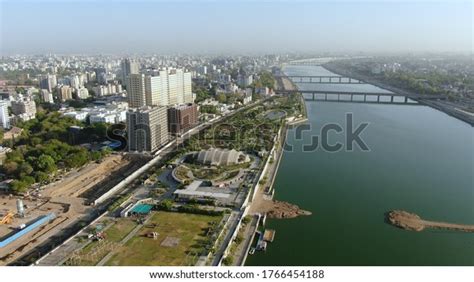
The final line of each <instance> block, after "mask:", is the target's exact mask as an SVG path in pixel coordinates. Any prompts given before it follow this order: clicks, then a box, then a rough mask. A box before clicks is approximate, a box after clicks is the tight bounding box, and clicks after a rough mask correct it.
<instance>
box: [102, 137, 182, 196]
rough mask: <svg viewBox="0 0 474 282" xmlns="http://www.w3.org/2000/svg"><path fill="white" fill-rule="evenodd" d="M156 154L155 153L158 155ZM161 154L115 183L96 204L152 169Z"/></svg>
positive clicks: (170, 144) (170, 143) (169, 144)
mask: <svg viewBox="0 0 474 282" xmlns="http://www.w3.org/2000/svg"><path fill="white" fill-rule="evenodd" d="M173 144H174V142H173V141H172V142H169V143H168V144H166V146H164V147H163V148H162V149H160V150H159V151H158V152H157V153H156V154H159V153H160V152H162V151H163V150H165V149H167V148H169V147H170V146H172V145H173ZM156 154H155V155H156ZM161 158H162V157H161V156H159V155H158V156H156V157H154V158H153V159H151V160H150V161H149V162H148V163H146V164H145V165H144V166H142V167H141V168H139V169H137V170H136V171H134V172H133V173H132V174H130V175H129V176H127V177H126V178H125V179H124V180H122V181H120V183H118V184H117V185H115V186H114V187H113V188H112V189H110V190H109V191H107V192H105V193H104V194H103V195H102V196H100V197H99V198H97V199H96V200H95V201H94V205H97V204H100V203H103V202H104V201H105V200H107V199H108V198H110V197H111V196H112V195H114V194H115V193H117V192H118V191H119V190H121V189H123V188H125V186H127V185H129V184H130V183H132V181H133V180H135V178H137V177H138V176H140V175H141V174H142V173H144V172H145V171H147V170H148V169H150V168H151V167H152V166H154V165H155V164H157V163H158V162H159V161H160V160H161Z"/></svg>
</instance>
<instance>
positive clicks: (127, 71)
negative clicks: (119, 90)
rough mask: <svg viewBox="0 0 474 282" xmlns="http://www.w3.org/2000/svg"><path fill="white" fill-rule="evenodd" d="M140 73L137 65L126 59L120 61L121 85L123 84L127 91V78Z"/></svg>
mask: <svg viewBox="0 0 474 282" xmlns="http://www.w3.org/2000/svg"><path fill="white" fill-rule="evenodd" d="M139 71H140V68H139V66H138V63H137V62H135V61H133V60H130V59H128V58H126V59H123V60H122V84H125V87H126V88H127V90H128V85H127V81H128V76H129V75H131V74H138V73H139Z"/></svg>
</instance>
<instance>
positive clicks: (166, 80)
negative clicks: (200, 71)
mask: <svg viewBox="0 0 474 282" xmlns="http://www.w3.org/2000/svg"><path fill="white" fill-rule="evenodd" d="M128 83H129V89H128V90H127V93H128V99H129V105H130V107H132V108H138V107H142V106H145V105H147V106H169V105H179V104H183V103H193V101H194V99H193V93H192V82H191V73H190V72H185V71H183V70H182V69H171V70H161V71H159V72H158V75H153V76H151V75H146V76H145V75H144V74H130V75H129V77H128Z"/></svg>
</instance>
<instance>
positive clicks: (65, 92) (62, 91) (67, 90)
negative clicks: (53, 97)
mask: <svg viewBox="0 0 474 282" xmlns="http://www.w3.org/2000/svg"><path fill="white" fill-rule="evenodd" d="M58 99H59V101H61V102H66V101H67V100H72V88H71V87H70V86H69V85H62V86H61V87H59V88H58Z"/></svg>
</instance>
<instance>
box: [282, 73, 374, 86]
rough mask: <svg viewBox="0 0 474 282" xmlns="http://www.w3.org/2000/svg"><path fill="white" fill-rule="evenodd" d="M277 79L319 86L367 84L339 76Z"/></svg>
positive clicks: (302, 76)
mask: <svg viewBox="0 0 474 282" xmlns="http://www.w3.org/2000/svg"><path fill="white" fill-rule="evenodd" d="M275 77H276V78H280V77H287V78H289V79H291V80H292V81H293V82H294V83H318V84H365V83H366V82H365V81H362V80H357V79H353V78H351V77H344V76H339V75H288V76H283V75H280V76H275Z"/></svg>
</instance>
